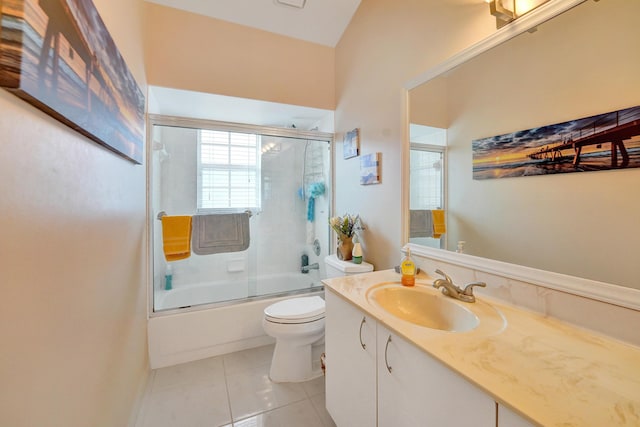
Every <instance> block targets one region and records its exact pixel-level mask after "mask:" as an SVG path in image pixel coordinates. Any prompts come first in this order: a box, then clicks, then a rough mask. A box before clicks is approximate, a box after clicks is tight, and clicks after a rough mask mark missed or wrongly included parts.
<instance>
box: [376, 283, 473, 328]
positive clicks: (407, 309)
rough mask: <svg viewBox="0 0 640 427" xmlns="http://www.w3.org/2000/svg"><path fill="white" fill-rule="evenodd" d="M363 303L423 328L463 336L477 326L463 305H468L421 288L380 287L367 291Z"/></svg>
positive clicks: (395, 284)
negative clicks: (462, 334) (460, 333)
mask: <svg viewBox="0 0 640 427" xmlns="http://www.w3.org/2000/svg"><path fill="white" fill-rule="evenodd" d="M367 300H368V301H369V302H370V303H371V304H373V305H374V306H377V307H379V308H381V309H382V310H384V311H386V312H387V313H389V314H391V315H392V316H395V317H397V318H400V319H402V320H404V321H407V322H410V323H413V324H415V325H419V326H424V327H426V328H431V329H439V330H442V331H449V332H465V331H470V330H472V329H475V328H476V327H477V326H478V324H479V323H480V320H479V319H478V316H476V315H475V314H474V313H473V312H472V311H471V310H469V309H468V308H467V307H465V306H464V305H463V304H469V303H464V302H457V301H455V300H453V299H451V298H449V297H446V296H444V295H442V294H440V293H439V292H438V291H437V290H435V289H431V288H429V287H427V286H424V285H423V286H420V285H416V286H411V287H408V286H402V285H401V284H399V283H381V284H379V285H375V286H373V287H371V288H370V289H369V290H368V291H367ZM472 304H475V303H472Z"/></svg>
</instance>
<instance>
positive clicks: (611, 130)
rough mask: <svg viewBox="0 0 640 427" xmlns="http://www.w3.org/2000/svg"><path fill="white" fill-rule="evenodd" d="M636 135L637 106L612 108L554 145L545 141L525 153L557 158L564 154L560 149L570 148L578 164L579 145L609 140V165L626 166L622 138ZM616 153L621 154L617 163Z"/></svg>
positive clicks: (639, 120)
mask: <svg viewBox="0 0 640 427" xmlns="http://www.w3.org/2000/svg"><path fill="white" fill-rule="evenodd" d="M637 135H640V107H636V108H631V109H627V110H621V111H616V112H613V113H609V114H606V115H604V116H598V117H597V118H595V119H594V121H593V122H591V123H588V124H587V125H585V126H583V127H582V128H580V129H578V130H575V131H572V132H571V134H570V135H568V136H565V137H564V139H563V140H562V141H561V142H559V143H557V144H556V145H547V146H545V147H542V148H540V149H539V150H538V151H536V152H534V153H531V154H529V155H528V157H529V158H531V159H537V160H547V161H549V162H555V161H560V160H561V159H562V158H563V157H564V156H563V154H562V151H564V150H572V152H573V165H574V166H577V165H579V164H580V154H581V153H582V148H583V147H586V146H589V145H597V146H598V147H599V148H600V147H601V146H602V144H606V143H609V144H611V167H612V168H615V167H626V166H627V165H628V164H629V154H628V153H627V149H626V147H625V145H624V140H626V139H629V138H632V137H634V136H637ZM618 153H620V157H621V158H622V160H621V162H620V164H618Z"/></svg>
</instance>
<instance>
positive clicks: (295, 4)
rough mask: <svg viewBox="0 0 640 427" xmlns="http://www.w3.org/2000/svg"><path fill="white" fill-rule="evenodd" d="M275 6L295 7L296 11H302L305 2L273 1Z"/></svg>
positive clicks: (300, 0)
mask: <svg viewBox="0 0 640 427" xmlns="http://www.w3.org/2000/svg"><path fill="white" fill-rule="evenodd" d="M274 1H275V3H276V4H278V5H281V6H288V7H295V8H296V9H304V6H305V5H306V4H307V0H274Z"/></svg>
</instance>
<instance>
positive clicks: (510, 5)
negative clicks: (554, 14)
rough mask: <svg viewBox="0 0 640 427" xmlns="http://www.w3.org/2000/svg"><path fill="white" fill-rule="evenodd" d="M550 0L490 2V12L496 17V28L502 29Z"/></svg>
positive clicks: (497, 0)
mask: <svg viewBox="0 0 640 427" xmlns="http://www.w3.org/2000/svg"><path fill="white" fill-rule="evenodd" d="M548 1H549V0H490V1H489V11H490V12H491V14H492V15H493V16H495V17H496V27H497V28H502V27H504V26H505V25H507V24H508V23H509V22H511V21H514V20H516V19H518V18H519V17H521V16H522V15H524V14H525V13H527V12H530V11H532V10H533V9H535V8H537V7H538V6H541V5H543V4H544V3H546V2H548Z"/></svg>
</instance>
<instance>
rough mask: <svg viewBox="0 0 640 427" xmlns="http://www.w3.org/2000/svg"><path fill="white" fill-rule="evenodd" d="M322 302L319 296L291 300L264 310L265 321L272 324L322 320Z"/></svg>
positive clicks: (323, 310) (323, 308) (323, 307)
mask: <svg viewBox="0 0 640 427" xmlns="http://www.w3.org/2000/svg"><path fill="white" fill-rule="evenodd" d="M324 312H325V306H324V300H323V299H322V298H320V297H319V296H313V297H302V298H291V299H286V300H283V301H280V302H277V303H275V304H271V305H270V306H269V307H267V308H265V309H264V317H265V320H267V321H269V322H273V323H286V324H297V323H309V322H314V321H316V320H320V319H324Z"/></svg>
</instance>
